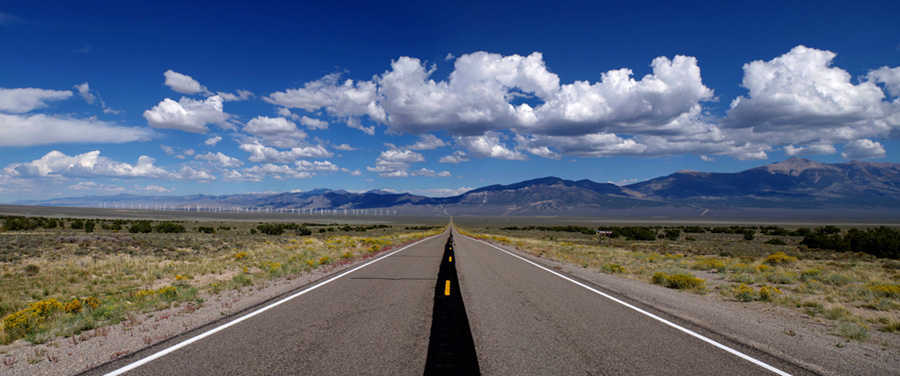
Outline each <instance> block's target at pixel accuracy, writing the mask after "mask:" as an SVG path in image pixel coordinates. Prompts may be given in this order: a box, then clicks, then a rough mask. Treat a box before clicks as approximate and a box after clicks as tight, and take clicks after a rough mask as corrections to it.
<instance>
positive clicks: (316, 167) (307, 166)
mask: <svg viewBox="0 0 900 376" xmlns="http://www.w3.org/2000/svg"><path fill="white" fill-rule="evenodd" d="M294 166H295V168H296V170H297V171H308V172H336V171H340V168H339V167H338V166H336V165H335V164H333V163H331V162H329V161H296V162H294Z"/></svg>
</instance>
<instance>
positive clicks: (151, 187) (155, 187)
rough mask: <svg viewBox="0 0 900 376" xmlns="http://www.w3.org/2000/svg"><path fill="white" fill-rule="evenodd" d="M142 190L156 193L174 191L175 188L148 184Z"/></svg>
mask: <svg viewBox="0 0 900 376" xmlns="http://www.w3.org/2000/svg"><path fill="white" fill-rule="evenodd" d="M142 190H144V191H147V192H156V193H172V192H174V191H175V189H174V188H165V187H160V186H158V185H148V186H146V187H144V188H143V189H142Z"/></svg>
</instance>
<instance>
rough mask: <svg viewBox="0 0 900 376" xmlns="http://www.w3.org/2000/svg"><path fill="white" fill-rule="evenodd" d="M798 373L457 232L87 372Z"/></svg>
mask: <svg viewBox="0 0 900 376" xmlns="http://www.w3.org/2000/svg"><path fill="white" fill-rule="evenodd" d="M807 373H809V371H807V370H804V369H803V368H801V367H798V366H796V365H794V363H792V362H790V361H789V360H784V359H780V358H777V357H775V356H773V355H770V354H767V353H765V352H762V351H759V350H756V349H754V348H752V347H749V346H746V345H744V344H742V343H740V341H739V339H732V338H726V337H725V336H722V335H719V334H717V333H715V332H714V331H712V330H709V329H705V328H699V327H696V326H694V325H691V324H690V323H686V322H682V321H680V320H679V319H677V318H673V317H671V316H669V315H666V314H663V313H660V312H658V311H656V310H654V309H653V307H649V306H646V305H641V304H638V303H635V302H633V301H630V300H629V299H627V297H622V296H615V295H614V294H612V293H609V292H607V291H605V290H604V289H603V288H602V286H597V285H595V284H592V283H588V282H585V281H582V280H579V279H577V278H574V277H572V276H570V275H567V274H565V273H561V272H559V271H557V270H554V269H553V268H550V267H547V266H545V265H543V264H542V261H540V260H539V259H535V258H531V257H527V256H525V255H522V254H520V253H518V252H515V251H512V250H510V249H507V248H505V247H500V246H495V245H493V244H489V243H486V242H483V241H481V240H478V239H474V238H470V237H467V236H464V235H461V234H459V233H458V232H457V231H456V230H455V229H452V228H450V229H448V230H447V231H445V232H443V233H441V234H439V235H436V236H432V237H429V238H425V239H423V240H420V241H418V242H416V243H413V244H410V245H408V246H406V247H403V248H400V249H398V250H395V251H391V252H389V253H387V254H385V255H382V256H380V257H378V258H375V259H372V260H369V261H366V262H364V263H361V264H359V265H358V266H355V267H353V268H350V269H347V270H344V271H340V272H336V273H334V274H332V275H330V276H328V277H326V278H324V279H322V280H319V281H317V282H314V283H311V284H309V285H307V286H303V287H301V288H299V289H297V290H296V291H294V292H291V293H288V294H286V295H285V296H283V297H282V298H280V299H275V300H273V301H271V302H269V303H268V304H266V305H263V306H260V307H258V308H256V309H253V310H249V311H246V312H242V313H240V314H237V315H234V316H232V317H227V318H224V319H222V320H220V321H219V322H216V323H214V324H212V325H209V326H207V327H204V328H201V329H198V330H194V331H190V332H187V333H185V334H183V335H181V336H178V337H175V338H172V339H171V340H168V341H164V342H161V343H159V344H157V345H155V346H151V347H148V348H146V349H144V350H142V351H138V352H135V353H133V354H129V355H128V356H125V357H122V358H120V359H116V360H114V361H111V362H109V363H107V364H104V365H102V366H100V367H97V368H94V369H92V370H89V371H87V372H85V374H86V375H120V374H124V375H193V376H199V375H422V374H425V375H471V374H485V375H773V374H775V375H779V374H780V375H787V374H807Z"/></svg>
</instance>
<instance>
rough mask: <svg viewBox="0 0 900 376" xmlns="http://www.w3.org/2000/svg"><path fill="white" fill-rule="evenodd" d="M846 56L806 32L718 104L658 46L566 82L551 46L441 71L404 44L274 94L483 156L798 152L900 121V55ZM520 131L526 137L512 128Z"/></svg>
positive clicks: (691, 71)
mask: <svg viewBox="0 0 900 376" xmlns="http://www.w3.org/2000/svg"><path fill="white" fill-rule="evenodd" d="M835 56H836V55H835V54H834V53H833V52H830V51H825V50H818V49H814V48H808V47H805V46H797V47H795V48H793V49H791V50H790V51H788V52H787V53H785V54H783V55H781V56H778V57H775V58H773V59H771V60H768V61H763V60H759V61H753V62H749V63H747V64H745V65H744V67H743V70H744V78H743V81H742V86H743V87H744V88H746V89H747V90H748V92H747V94H746V95H744V96H740V97H738V98H735V99H734V100H732V101H731V102H730V104H729V105H728V109H727V111H726V116H725V117H718V116H716V115H712V114H711V112H710V111H709V110H710V109H709V108H706V107H707V106H709V105H710V104H711V103H714V102H716V101H718V98H716V97H715V93H714V91H713V90H712V89H711V88H709V87H707V86H706V85H705V84H704V83H703V80H702V77H701V72H700V62H699V61H698V60H697V59H696V58H694V57H691V56H683V55H675V56H673V57H666V56H660V57H657V58H655V59H653V60H652V61H651V63H650V67H651V69H652V71H651V73H649V74H646V75H644V76H642V77H635V76H634V72H633V71H632V70H631V69H629V68H621V69H614V70H609V71H606V72H598V73H600V77H601V78H600V80H598V81H596V82H591V81H585V80H576V81H572V82H568V83H564V82H561V80H560V78H559V76H558V75H556V74H555V73H553V72H552V71H551V70H550V68H549V67H548V66H547V64H546V62H545V61H544V59H543V55H542V54H541V53H539V52H535V53H532V54H530V55H527V56H520V55H508V56H503V55H500V54H495V53H489V52H475V53H470V54H465V55H462V56H459V57H455V56H454V57H451V59H450V60H453V63H454V67H453V71H452V72H450V74H449V76H447V78H446V79H436V78H435V76H436V74H435V72H436V71H437V68H436V65H434V64H428V63H426V62H423V61H421V60H419V59H416V58H412V57H406V56H401V57H399V58H398V59H396V60H393V61H391V64H390V67H389V69H387V70H386V71H385V72H383V73H382V74H380V75H376V76H374V77H373V78H372V79H371V80H370V81H353V80H343V81H341V80H340V79H339V75H338V74H333V75H329V76H326V77H323V78H322V79H319V80H316V81H312V82H309V83H306V84H305V85H304V86H303V87H302V88H299V89H290V90H286V91H284V92H276V93H272V94H270V95H269V96H268V97H266V101H268V102H270V103H273V104H276V105H279V106H283V107H285V108H284V109H283V112H285V113H288V114H290V111H289V110H287V108H297V109H301V110H304V111H307V112H310V113H317V114H321V112H318V111H322V110H324V112H325V113H326V114H327V115H328V116H331V117H333V118H336V119H339V120H341V121H345V122H346V123H347V125H348V126H350V127H353V128H357V129H361V130H363V131H364V132H366V133H367V134H374V132H375V127H374V126H364V125H363V124H364V123H363V120H364V119H365V118H366V117H368V119H369V120H370V121H372V122H374V123H378V124H384V125H386V126H387V127H388V128H389V131H396V132H406V133H412V134H419V135H426V136H423V140H422V141H421V145H419V144H418V143H417V145H411V146H407V148H408V149H414V150H428V149H427V147H428V146H427V145H428V144H427V143H426V142H425V139H424V137H428V136H430V137H434V136H433V135H430V132H434V131H439V130H441V131H445V132H447V133H448V134H450V135H451V136H453V137H454V140H455V143H456V144H457V146H460V147H461V148H462V149H464V150H465V152H466V154H465V155H466V156H474V157H476V158H502V159H516V160H525V159H527V158H526V157H525V155H526V154H525V153H529V154H533V155H537V156H541V157H544V158H560V157H561V156H563V155H574V156H583V157H607V156H618V155H624V156H665V155H680V154H695V155H703V156H706V157H707V158H711V156H730V157H733V158H736V159H741V160H752V159H766V158H768V153H769V152H771V151H773V150H778V149H779V148H783V150H785V152H786V153H788V154H795V155H806V154H817V153H833V152H835V151H833V150H834V149H833V147H832V148H828V147H827V146H826V145H834V144H839V143H846V142H851V141H855V140H862V139H875V138H879V137H893V135H896V134H900V133H898V132H900V98H898V95H900V67H893V68H892V67H881V68H878V69H875V70H872V71H870V72H869V73H868V74H867V75H865V76H862V77H860V78H858V79H856V80H855V82H854V79H853V78H852V77H851V76H850V74H849V73H848V72H847V71H845V70H843V69H841V68H838V67H835V66H833V61H834V58H835ZM886 93H887V94H889V95H890V96H892V97H890V98H887V96H886ZM886 98H887V99H886ZM280 111H281V110H280ZM290 115H291V116H297V115H295V114H290ZM285 116H286V115H285ZM512 136H517V146H516V147H515V148H510V147H509V146H507V145H505V144H504V142H503V140H504V139H505V138H508V137H512ZM429 140H431V141H435V140H437V141H440V142H442V141H441V140H439V139H437V138H436V137H435V138H430V139H429ZM797 145H800V146H797ZM432 146H433V145H432ZM442 146H443V145H442ZM440 161H441V162H444V163H459V162H460V161H463V159H462V155H451V156H446V157H444V158H441V160H440ZM376 167H377V166H376Z"/></svg>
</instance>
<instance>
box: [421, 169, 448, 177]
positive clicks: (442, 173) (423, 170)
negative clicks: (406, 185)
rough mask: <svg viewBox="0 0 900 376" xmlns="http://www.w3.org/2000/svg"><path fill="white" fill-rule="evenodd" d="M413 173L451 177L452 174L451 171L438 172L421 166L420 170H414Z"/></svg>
mask: <svg viewBox="0 0 900 376" xmlns="http://www.w3.org/2000/svg"><path fill="white" fill-rule="evenodd" d="M412 175H413V176H425V177H429V178H449V177H451V176H452V175H451V174H450V171H441V172H437V171H434V170H429V169H427V168H420V169H418V170H413V171H412Z"/></svg>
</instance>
